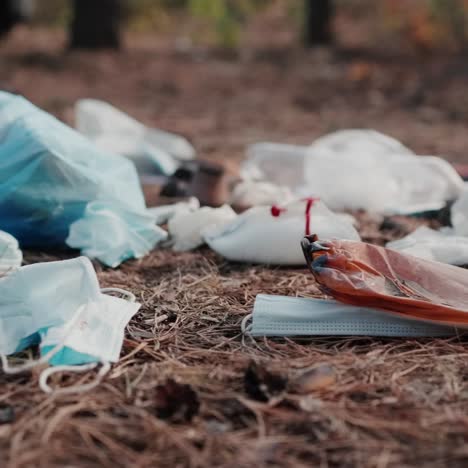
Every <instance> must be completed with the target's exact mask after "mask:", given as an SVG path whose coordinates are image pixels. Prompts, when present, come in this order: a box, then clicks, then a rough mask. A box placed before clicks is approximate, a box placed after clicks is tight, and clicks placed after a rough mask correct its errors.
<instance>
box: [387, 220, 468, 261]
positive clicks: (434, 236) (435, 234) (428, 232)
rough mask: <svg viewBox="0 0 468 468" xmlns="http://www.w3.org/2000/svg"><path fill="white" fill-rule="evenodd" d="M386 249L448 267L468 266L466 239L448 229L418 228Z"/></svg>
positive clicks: (467, 240) (389, 244)
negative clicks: (448, 265) (445, 264)
mask: <svg viewBox="0 0 468 468" xmlns="http://www.w3.org/2000/svg"><path fill="white" fill-rule="evenodd" d="M386 247H387V248H388V249H392V250H397V251H398V252H402V253H405V254H408V255H414V256H415V257H419V258H425V259H426V260H433V261H436V262H442V263H448V264H450V265H468V237H464V236H457V235H455V234H454V231H453V230H452V229H449V228H445V229H442V230H440V231H435V230H434V229H431V228H428V227H427V226H420V227H419V228H418V229H416V230H415V231H413V232H412V233H411V234H408V235H407V236H405V237H403V238H402V239H398V240H395V241H392V242H388V243H387V245H386Z"/></svg>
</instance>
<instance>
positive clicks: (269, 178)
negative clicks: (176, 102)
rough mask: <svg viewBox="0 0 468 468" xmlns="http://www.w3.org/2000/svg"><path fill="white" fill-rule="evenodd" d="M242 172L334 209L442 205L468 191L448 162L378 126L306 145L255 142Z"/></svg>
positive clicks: (394, 209) (389, 210)
mask: <svg viewBox="0 0 468 468" xmlns="http://www.w3.org/2000/svg"><path fill="white" fill-rule="evenodd" d="M241 173H242V175H243V178H244V179H247V180H248V179H253V180H262V181H266V182H270V183H274V184H276V185H280V186H281V185H285V186H288V187H289V188H290V189H291V190H292V191H293V192H294V193H295V194H296V195H298V196H301V197H310V196H315V197H320V199H321V200H323V201H324V202H325V203H326V204H327V205H328V206H329V207H330V209H332V210H335V211H345V210H359V209H364V210H367V211H372V212H377V213H386V214H394V213H399V212H400V213H401V212H414V211H417V210H420V209H421V208H424V209H427V207H429V208H430V209H433V208H434V206H436V207H437V208H441V207H443V206H444V204H445V202H446V201H449V200H455V199H457V198H458V196H459V195H460V193H461V192H462V191H463V190H464V184H463V180H462V178H461V177H460V175H459V174H458V173H457V172H456V170H455V169H454V168H453V166H452V165H450V164H449V163H448V162H447V161H445V160H443V159H441V158H438V157H434V156H425V157H423V156H416V155H414V154H413V153H412V152H411V150H409V149H408V148H406V147H405V146H403V145H402V144H401V143H399V142H398V141H397V140H394V139H393V138H390V137H388V136H386V135H382V134H380V133H378V132H375V131H373V130H342V131H339V132H335V133H331V134H329V135H325V136H323V137H321V138H319V139H317V140H316V141H315V142H314V143H313V144H312V145H310V146H309V147H303V148H302V149H301V147H295V146H292V147H290V146H289V145H274V144H263V143H262V144H259V146H255V145H254V146H252V147H250V148H249V150H248V152H247V160H246V161H245V162H244V164H243V166H242V171H241Z"/></svg>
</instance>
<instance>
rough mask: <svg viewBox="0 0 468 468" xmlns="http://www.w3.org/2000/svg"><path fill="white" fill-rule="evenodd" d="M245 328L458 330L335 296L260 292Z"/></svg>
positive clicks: (286, 331) (391, 333)
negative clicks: (331, 297)
mask: <svg viewBox="0 0 468 468" xmlns="http://www.w3.org/2000/svg"><path fill="white" fill-rule="evenodd" d="M242 331H243V332H244V333H247V334H249V335H251V336H381V337H424V336H453V335H454V334H456V330H455V329H454V328H453V327H446V326H442V325H438V324H431V323H424V322H419V321H415V320H410V319H408V318H405V317H403V316H398V315H392V314H389V313H388V312H386V311H383V310H379V309H373V308H372V309H371V308H367V307H361V306H353V305H349V304H343V303H341V302H337V301H334V300H324V299H313V298H300V297H286V296H271V295H266V294H259V295H257V297H256V298H255V304H254V307H253V313H252V314H250V315H248V316H246V317H245V319H244V321H243V323H242Z"/></svg>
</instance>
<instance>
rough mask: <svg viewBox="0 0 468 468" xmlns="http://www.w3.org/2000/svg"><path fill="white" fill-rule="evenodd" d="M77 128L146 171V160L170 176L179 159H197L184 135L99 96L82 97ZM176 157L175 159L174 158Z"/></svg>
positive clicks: (78, 105)
mask: <svg viewBox="0 0 468 468" xmlns="http://www.w3.org/2000/svg"><path fill="white" fill-rule="evenodd" d="M75 115H76V128H77V130H78V131H79V132H80V133H82V134H83V135H85V136H87V137H88V138H90V139H91V140H92V141H93V142H95V143H96V144H97V145H98V146H99V147H101V148H103V149H105V150H107V151H110V152H112V153H115V154H120V155H122V156H127V157H129V158H131V159H132V160H134V162H135V163H136V164H137V166H140V167H141V169H142V170H143V171H145V169H147V168H148V164H146V165H145V159H146V160H147V161H149V162H150V163H151V164H152V165H153V169H158V170H159V171H160V172H162V173H163V174H166V175H170V174H172V173H173V172H174V171H175V170H176V169H177V166H178V163H177V159H180V160H185V159H193V158H194V156H195V150H194V148H193V146H192V145H191V144H190V143H189V142H188V141H187V140H186V139H185V138H183V137H181V136H179V135H175V134H173V133H170V132H166V131H164V130H159V129H154V128H149V127H146V126H145V125H143V124H141V123H140V122H138V121H137V120H135V119H133V118H132V117H130V116H129V115H127V114H125V113H124V112H122V111H120V110H119V109H116V108H115V107H113V106H112V105H110V104H108V103H107V102H104V101H99V100H97V99H81V100H79V101H77V103H76V106H75ZM174 158H175V159H174Z"/></svg>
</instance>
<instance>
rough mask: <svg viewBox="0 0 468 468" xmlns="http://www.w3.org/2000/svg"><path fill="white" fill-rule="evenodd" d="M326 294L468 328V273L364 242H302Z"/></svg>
mask: <svg viewBox="0 0 468 468" xmlns="http://www.w3.org/2000/svg"><path fill="white" fill-rule="evenodd" d="M302 249H303V251H304V255H305V257H306V261H307V264H308V266H309V268H310V269H311V271H312V273H313V275H314V277H315V279H316V280H317V282H318V283H319V285H320V286H321V288H322V290H323V292H325V293H326V294H328V295H330V296H332V297H334V298H335V299H337V300H338V301H341V302H345V303H347V304H353V305H357V306H365V307H373V308H378V309H383V310H386V311H391V312H393V313H398V314H399V315H404V316H405V317H408V318H414V319H419V320H424V321H430V322H436V323H440V324H446V325H451V326H456V327H464V328H467V327H468V270H465V269H463V268H459V267H454V266H451V265H446V264H443V263H438V262H432V261H429V260H423V259H420V258H416V257H413V256H411V255H405V254H402V253H399V252H395V251H393V250H389V249H385V248H384V247H379V246H376V245H371V244H366V243H364V242H354V241H346V240H333V241H319V240H318V238H317V236H307V237H305V238H304V239H303V241H302Z"/></svg>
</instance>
